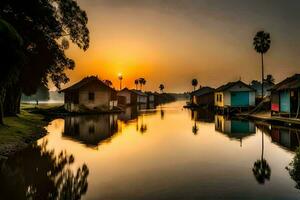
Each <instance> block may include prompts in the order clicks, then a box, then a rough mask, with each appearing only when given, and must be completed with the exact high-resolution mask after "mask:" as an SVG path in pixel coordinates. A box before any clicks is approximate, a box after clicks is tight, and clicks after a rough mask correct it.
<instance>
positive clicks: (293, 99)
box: [271, 74, 300, 117]
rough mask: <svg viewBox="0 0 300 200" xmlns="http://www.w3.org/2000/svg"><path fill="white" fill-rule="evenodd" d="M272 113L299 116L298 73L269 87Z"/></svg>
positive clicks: (299, 87) (299, 93)
mask: <svg viewBox="0 0 300 200" xmlns="http://www.w3.org/2000/svg"><path fill="white" fill-rule="evenodd" d="M271 110H272V114H273V115H274V114H279V115H289V116H297V117H298V116H299V111H300V74H295V75H293V76H291V77H288V78H286V79H284V80H283V81H281V82H280V83H278V84H276V85H275V86H273V88H272V89H271Z"/></svg>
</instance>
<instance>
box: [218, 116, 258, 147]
mask: <svg viewBox="0 0 300 200" xmlns="http://www.w3.org/2000/svg"><path fill="white" fill-rule="evenodd" d="M215 130H216V131H218V132H221V133H224V134H225V135H226V136H227V137H229V138H230V139H234V140H239V141H240V146H242V140H243V139H244V138H246V137H249V136H251V135H254V134H255V125H254V123H253V122H251V121H248V120H240V119H230V118H228V117H227V116H224V115H215Z"/></svg>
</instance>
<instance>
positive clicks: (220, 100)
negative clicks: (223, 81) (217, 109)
mask: <svg viewBox="0 0 300 200" xmlns="http://www.w3.org/2000/svg"><path fill="white" fill-rule="evenodd" d="M220 102H222V95H221V94H220Z"/></svg>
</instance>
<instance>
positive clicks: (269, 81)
mask: <svg viewBox="0 0 300 200" xmlns="http://www.w3.org/2000/svg"><path fill="white" fill-rule="evenodd" d="M265 81H266V82H267V83H271V84H274V83H275V79H274V77H273V75H272V74H268V75H267V78H266V80H265Z"/></svg>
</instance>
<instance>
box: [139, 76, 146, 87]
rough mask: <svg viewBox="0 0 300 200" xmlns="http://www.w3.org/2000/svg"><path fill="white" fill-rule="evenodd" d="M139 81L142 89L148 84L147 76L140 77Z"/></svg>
mask: <svg viewBox="0 0 300 200" xmlns="http://www.w3.org/2000/svg"><path fill="white" fill-rule="evenodd" d="M139 83H140V87H141V90H142V89H143V85H146V79H145V78H139Z"/></svg>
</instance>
